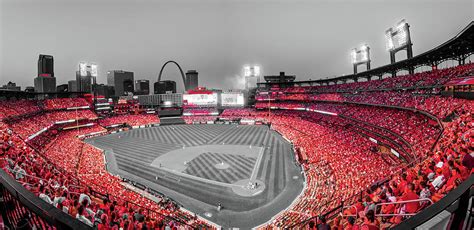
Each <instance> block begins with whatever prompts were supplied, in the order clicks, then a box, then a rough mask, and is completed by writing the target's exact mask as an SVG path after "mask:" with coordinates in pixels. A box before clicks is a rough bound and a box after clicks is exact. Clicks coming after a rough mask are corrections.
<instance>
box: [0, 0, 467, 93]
mask: <svg viewBox="0 0 474 230" xmlns="http://www.w3.org/2000/svg"><path fill="white" fill-rule="evenodd" d="M473 2H474V1H473V0H419V1H416V0H396V1H376V0H371V1H368V0H364V1H356V0H347V1H341V0H336V1H329V0H326V1H321V0H317V1H316V0H314V1H290V0H287V1H276V0H274V1H271V0H264V1H257V0H255V1H244V0H242V1H237V0H220V1H219V0H200V1H197V0H196V1H192V0H174V1H172V0H156V1H151V0H142V1H123V0H119V1H112V0H102V1H101V0H98V1H91V0H81V1H72V0H0V84H4V83H6V82H7V81H14V82H17V83H18V84H20V85H21V86H22V87H24V86H27V85H33V78H34V77H35V75H36V71H37V69H36V68H37V59H38V54H40V53H43V54H51V55H53V56H54V60H55V74H56V77H57V79H58V84H61V83H66V82H67V80H71V79H73V78H74V76H75V71H76V70H77V68H78V67H77V66H78V63H79V61H90V62H95V63H97V64H98V65H99V77H98V81H99V82H101V83H105V82H106V71H107V70H112V69H123V70H129V71H133V72H135V79H149V80H150V81H152V82H154V81H156V78H157V75H158V72H159V70H160V68H161V65H162V64H163V63H164V62H165V61H167V60H175V61H177V62H178V63H180V65H181V66H182V67H183V69H184V70H185V71H186V70H188V69H196V70H197V71H198V72H199V76H200V79H199V80H200V85H204V86H208V87H218V88H232V87H233V86H236V85H237V84H236V79H237V76H238V75H240V74H241V72H242V66H243V65H244V64H252V63H255V64H260V65H261V66H262V68H263V73H264V74H267V75H268V74H277V73H278V72H279V71H285V72H287V73H289V74H296V75H297V79H299V80H303V79H308V78H312V79H317V78H322V77H327V76H334V75H341V74H348V73H351V72H352V66H351V64H350V58H349V51H350V49H351V48H353V47H355V46H358V45H360V44H362V43H363V42H366V43H368V44H369V46H370V47H371V56H372V60H373V61H372V67H373V68H374V67H377V66H381V65H385V64H387V63H388V62H389V56H388V53H387V52H386V51H385V44H384V31H385V30H386V29H387V28H388V27H390V26H392V25H394V24H395V23H396V22H398V21H399V20H400V19H403V18H404V19H406V20H407V22H408V23H409V24H410V25H411V35H412V40H413V43H414V46H413V49H414V54H415V55H417V54H420V53H422V52H424V51H426V50H429V49H431V48H433V47H435V46H437V45H439V44H441V43H442V42H444V41H446V40H447V39H449V38H451V37H453V36H454V35H455V34H457V33H458V32H459V31H460V30H461V29H462V28H464V27H465V26H466V25H467V24H468V23H469V22H470V21H472V20H473V18H474V17H473V15H474V6H473V4H474V3H473ZM401 56H403V55H400V56H397V57H398V58H401ZM163 78H164V79H171V80H176V81H177V83H178V86H179V87H181V88H182V82H181V78H180V77H179V75H178V71H177V69H176V68H175V67H174V66H171V65H169V66H168V67H167V68H166V70H165V71H164V75H163Z"/></svg>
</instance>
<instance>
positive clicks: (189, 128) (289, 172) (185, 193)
mask: <svg viewBox="0 0 474 230" xmlns="http://www.w3.org/2000/svg"><path fill="white" fill-rule="evenodd" d="M87 142H89V143H90V144H92V145H94V146H96V147H98V148H101V149H104V150H106V161H107V169H108V170H109V171H110V172H111V173H113V174H118V175H120V176H121V177H123V178H126V179H128V180H131V181H134V182H135V183H138V184H141V185H143V186H144V187H147V188H149V189H152V190H155V191H158V192H160V193H162V194H164V195H165V196H167V197H169V198H171V199H173V200H175V201H176V202H177V203H178V204H180V205H181V206H182V207H184V208H186V209H188V210H190V211H192V212H194V213H196V214H197V215H199V216H201V217H203V218H205V219H208V220H209V221H212V222H214V223H216V224H218V225H220V226H222V227H225V228H228V227H236V228H241V229H250V228H253V227H256V226H258V225H261V224H263V223H265V222H267V221H269V220H270V219H271V218H273V217H274V216H275V215H277V214H278V213H280V212H281V211H283V210H285V209H286V208H288V207H289V206H290V205H291V204H292V202H293V201H294V200H295V199H297V197H298V196H299V195H300V194H301V193H302V190H303V188H304V177H302V176H301V168H300V166H299V165H298V164H296V163H295V162H296V161H295V158H294V152H293V149H292V146H291V144H290V143H289V142H287V141H286V140H285V139H284V138H283V137H282V136H281V135H280V134H278V133H277V132H275V131H273V130H271V129H269V127H268V126H265V125H251V126H241V125H172V126H159V127H150V128H142V129H132V130H130V131H125V132H120V133H115V134H110V135H107V136H101V137H95V138H91V139H88V140H87ZM219 205H220V208H218V206H219Z"/></svg>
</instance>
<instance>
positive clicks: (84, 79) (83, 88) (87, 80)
mask: <svg viewBox="0 0 474 230" xmlns="http://www.w3.org/2000/svg"><path fill="white" fill-rule="evenodd" d="M86 73H87V74H86V76H81V71H76V91H77V92H85V93H91V92H92V84H93V77H92V76H91V75H90V72H86Z"/></svg>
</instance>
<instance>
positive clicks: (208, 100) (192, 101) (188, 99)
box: [183, 93, 217, 107]
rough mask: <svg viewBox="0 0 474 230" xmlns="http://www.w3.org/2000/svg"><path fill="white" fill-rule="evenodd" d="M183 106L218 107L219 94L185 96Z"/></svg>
mask: <svg viewBox="0 0 474 230" xmlns="http://www.w3.org/2000/svg"><path fill="white" fill-rule="evenodd" d="M183 104H184V105H186V106H196V107H199V106H204V107H211V106H217V93H202V94H196V93H193V94H183Z"/></svg>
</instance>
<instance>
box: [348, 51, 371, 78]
mask: <svg viewBox="0 0 474 230" xmlns="http://www.w3.org/2000/svg"><path fill="white" fill-rule="evenodd" d="M351 59H352V65H353V67H354V74H356V73H357V67H358V66H359V65H366V66H367V70H370V47H369V46H368V45H367V44H364V45H361V46H360V47H359V48H354V49H352V51H351Z"/></svg>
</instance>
